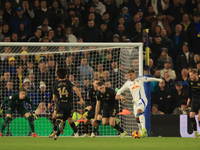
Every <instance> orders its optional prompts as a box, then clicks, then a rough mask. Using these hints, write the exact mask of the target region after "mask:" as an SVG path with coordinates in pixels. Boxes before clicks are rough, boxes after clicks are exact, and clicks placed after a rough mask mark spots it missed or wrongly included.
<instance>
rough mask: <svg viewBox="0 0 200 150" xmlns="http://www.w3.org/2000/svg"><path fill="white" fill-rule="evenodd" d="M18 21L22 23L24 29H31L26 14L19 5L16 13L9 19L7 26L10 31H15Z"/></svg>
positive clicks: (17, 27) (17, 28)
mask: <svg viewBox="0 0 200 150" xmlns="http://www.w3.org/2000/svg"><path fill="white" fill-rule="evenodd" d="M20 22H23V23H24V26H25V29H26V30H29V31H31V23H30V20H29V18H28V17H27V16H25V15H24V14H23V9H22V8H21V7H18V8H17V14H16V15H15V16H13V17H12V18H11V19H10V22H9V26H10V29H11V31H12V32H17V31H18V30H19V29H20V27H19V24H20Z"/></svg>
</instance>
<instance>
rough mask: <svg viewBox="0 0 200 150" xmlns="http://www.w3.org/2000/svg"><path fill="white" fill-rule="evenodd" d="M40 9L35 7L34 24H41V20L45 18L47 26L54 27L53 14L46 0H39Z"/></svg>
mask: <svg viewBox="0 0 200 150" xmlns="http://www.w3.org/2000/svg"><path fill="white" fill-rule="evenodd" d="M40 6H41V8H40V9H37V11H36V12H35V17H36V24H37V26H39V25H41V24H42V23H43V21H44V20H45V19H46V18H47V19H48V20H49V26H50V27H52V28H53V27H54V14H53V12H52V11H51V10H50V9H48V8H47V2H46V0H41V1H40Z"/></svg>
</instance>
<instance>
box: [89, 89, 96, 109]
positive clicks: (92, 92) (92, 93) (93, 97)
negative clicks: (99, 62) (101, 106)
mask: <svg viewBox="0 0 200 150" xmlns="http://www.w3.org/2000/svg"><path fill="white" fill-rule="evenodd" d="M96 93H97V90H95V89H94V87H92V88H91V89H90V90H89V93H88V97H87V99H88V101H89V104H88V105H92V106H96V100H97V98H96Z"/></svg>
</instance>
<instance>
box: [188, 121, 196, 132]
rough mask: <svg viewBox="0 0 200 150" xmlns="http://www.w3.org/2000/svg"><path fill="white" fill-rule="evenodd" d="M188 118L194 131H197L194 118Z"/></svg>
mask: <svg viewBox="0 0 200 150" xmlns="http://www.w3.org/2000/svg"><path fill="white" fill-rule="evenodd" d="M190 120H191V125H192V129H193V130H194V131H197V123H196V120H195V118H190Z"/></svg>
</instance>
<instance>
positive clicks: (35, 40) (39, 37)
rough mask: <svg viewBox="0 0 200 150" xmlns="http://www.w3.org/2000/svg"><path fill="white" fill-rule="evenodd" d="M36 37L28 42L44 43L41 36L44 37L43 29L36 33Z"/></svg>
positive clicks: (37, 30)
mask: <svg viewBox="0 0 200 150" xmlns="http://www.w3.org/2000/svg"><path fill="white" fill-rule="evenodd" d="M34 35H35V36H33V37H31V38H30V39H29V40H28V42H41V41H42V38H41V35H42V31H41V29H36V31H35V34H34Z"/></svg>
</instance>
